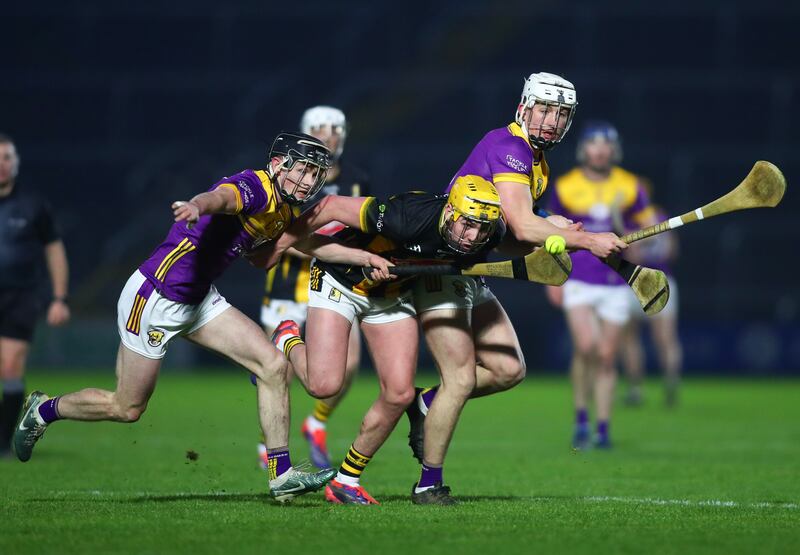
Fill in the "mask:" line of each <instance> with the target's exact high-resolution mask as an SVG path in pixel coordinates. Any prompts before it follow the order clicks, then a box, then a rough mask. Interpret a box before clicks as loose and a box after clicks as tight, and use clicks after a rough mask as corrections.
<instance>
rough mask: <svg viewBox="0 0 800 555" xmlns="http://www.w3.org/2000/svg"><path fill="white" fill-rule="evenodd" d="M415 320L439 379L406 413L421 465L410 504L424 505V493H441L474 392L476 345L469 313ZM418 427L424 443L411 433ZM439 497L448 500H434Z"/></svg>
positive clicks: (433, 313)
mask: <svg viewBox="0 0 800 555" xmlns="http://www.w3.org/2000/svg"><path fill="white" fill-rule="evenodd" d="M418 317H419V320H420V323H421V324H422V329H423V331H424V333H425V341H426V342H427V344H428V348H429V350H430V351H431V354H432V355H433V358H434V360H435V361H436V365H437V367H438V369H439V375H440V378H441V381H440V385H439V386H437V388H435V389H434V390H426V391H424V392H423V393H422V394H421V395H420V396H418V397H416V398H415V400H414V403H415V404H412V406H411V407H409V417H410V418H411V422H412V432H411V434H410V436H409V439H410V440H411V441H410V443H411V447H412V451H414V455H415V456H416V457H417V459H418V460H419V462H420V463H421V464H422V472H421V476H420V479H419V481H418V482H417V484H416V485H415V489H414V491H413V492H412V500H413V501H414V502H423V501H424V497H427V496H430V493H426V492H428V490H431V491H433V490H435V491H437V492H438V491H439V490H440V489H443V488H445V486H444V485H443V465H444V459H445V456H446V454H447V449H448V447H449V445H450V440H451V439H452V436H453V432H454V431H455V428H456V424H457V423H458V419H459V416H460V415H461V411H462V410H463V408H464V404H465V403H466V402H467V399H469V397H470V395H472V392H473V391H474V389H475V345H474V343H473V339H472V328H471V323H472V315H471V312H470V311H469V310H466V309H457V308H446V309H437V310H429V311H426V312H423V313H421V314H419V316H418ZM420 411H422V414H425V412H427V416H426V417H425V418H424V421H420V420H421V417H420V416H417V417H415V416H413V415H414V414H418V413H420ZM423 422H424V424H423ZM420 424H422V425H423V426H424V434H422V437H419V434H418V433H417V432H416V431H415V429H414V428H415V427H416V426H419V425H420ZM420 440H422V441H420ZM420 447H422V449H420ZM439 497H448V498H449V496H438V495H437V498H439Z"/></svg>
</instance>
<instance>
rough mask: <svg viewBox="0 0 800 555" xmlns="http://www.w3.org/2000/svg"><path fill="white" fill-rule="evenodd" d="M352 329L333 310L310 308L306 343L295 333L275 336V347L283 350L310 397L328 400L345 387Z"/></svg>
mask: <svg viewBox="0 0 800 555" xmlns="http://www.w3.org/2000/svg"><path fill="white" fill-rule="evenodd" d="M351 326H352V323H351V322H350V321H349V320H348V319H347V318H345V317H344V316H342V315H341V314H339V313H337V312H334V311H333V310H328V309H325V308H318V307H309V308H308V320H306V338H305V342H303V341H295V337H297V336H296V333H295V332H292V333H291V334H289V333H287V334H286V335H285V336H284V337H279V338H278V337H276V339H277V341H278V348H279V349H283V350H284V353H285V354H286V356H287V358H288V359H289V361H290V362H291V363H292V367H293V368H294V372H295V375H296V376H297V378H298V379H299V380H300V382H301V383H302V384H303V387H305V388H306V391H308V393H309V394H310V395H311V396H313V397H316V398H317V399H328V398H331V397H334V396H336V395H338V394H339V392H340V391H341V390H342V388H343V387H344V383H345V373H346V368H347V350H348V343H349V337H350V328H351ZM278 333H280V327H279V330H278Z"/></svg>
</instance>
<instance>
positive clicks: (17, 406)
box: [0, 379, 25, 451]
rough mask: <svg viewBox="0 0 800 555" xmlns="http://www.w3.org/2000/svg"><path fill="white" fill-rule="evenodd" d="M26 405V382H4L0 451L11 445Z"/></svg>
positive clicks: (0, 415)
mask: <svg viewBox="0 0 800 555" xmlns="http://www.w3.org/2000/svg"><path fill="white" fill-rule="evenodd" d="M24 404H25V382H24V381H23V380H21V379H20V380H3V400H2V402H0V451H4V450H5V449H7V448H9V447H10V445H11V436H12V435H14V426H16V424H17V418H19V413H20V412H21V411H22V405H24Z"/></svg>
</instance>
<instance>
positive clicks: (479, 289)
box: [414, 275, 495, 313]
mask: <svg viewBox="0 0 800 555" xmlns="http://www.w3.org/2000/svg"><path fill="white" fill-rule="evenodd" d="M494 298H495V296H494V293H492V290H491V289H489V286H488V285H486V282H484V281H483V280H482V279H476V278H473V277H467V276H437V275H433V276H422V277H419V278H417V282H416V283H415V284H414V306H415V307H416V309H417V312H418V313H420V312H427V311H429V310H441V309H445V308H463V309H467V310H472V308H474V307H476V306H478V305H481V304H483V303H487V302H489V301H491V300H492V299H494Z"/></svg>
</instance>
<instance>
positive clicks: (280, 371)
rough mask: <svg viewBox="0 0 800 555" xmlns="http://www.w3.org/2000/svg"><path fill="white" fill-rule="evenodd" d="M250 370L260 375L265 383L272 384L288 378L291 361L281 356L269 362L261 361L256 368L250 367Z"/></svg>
mask: <svg viewBox="0 0 800 555" xmlns="http://www.w3.org/2000/svg"><path fill="white" fill-rule="evenodd" d="M248 370H250V372H252V373H253V374H255V375H256V376H258V378H259V379H260V380H261V381H263V382H264V383H265V384H267V385H270V384H275V383H278V382H285V381H286V380H287V375H288V371H289V363H288V362H287V360H286V359H285V358H283V357H280V358H276V359H274V360H271V361H269V362H263V363H260V364H258V365H257V366H256V367H255V368H248Z"/></svg>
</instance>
